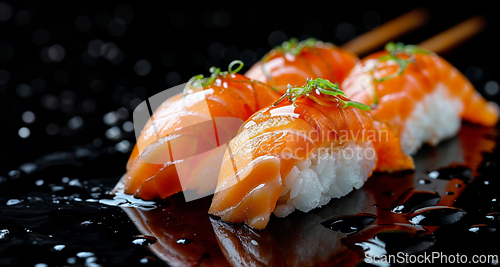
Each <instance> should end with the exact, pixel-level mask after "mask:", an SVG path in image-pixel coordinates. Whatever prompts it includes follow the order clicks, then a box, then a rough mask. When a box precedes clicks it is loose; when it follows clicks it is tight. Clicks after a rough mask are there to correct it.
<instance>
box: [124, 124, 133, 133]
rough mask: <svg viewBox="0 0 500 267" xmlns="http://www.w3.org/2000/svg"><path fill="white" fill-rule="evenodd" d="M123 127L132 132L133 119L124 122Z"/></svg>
mask: <svg viewBox="0 0 500 267" xmlns="http://www.w3.org/2000/svg"><path fill="white" fill-rule="evenodd" d="M122 128H123V130H124V131H125V132H128V133H130V132H132V131H134V123H133V122H131V121H126V122H124V123H123V125H122Z"/></svg>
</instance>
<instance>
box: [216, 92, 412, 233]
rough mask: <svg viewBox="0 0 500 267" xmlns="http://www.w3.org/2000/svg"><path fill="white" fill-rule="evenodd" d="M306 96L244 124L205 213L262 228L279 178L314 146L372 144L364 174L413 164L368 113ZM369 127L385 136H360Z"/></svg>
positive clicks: (318, 96)
mask: <svg viewBox="0 0 500 267" xmlns="http://www.w3.org/2000/svg"><path fill="white" fill-rule="evenodd" d="M311 95H313V98H314V99H315V100H314V101H313V100H312V99H310V98H308V97H302V98H298V99H297V100H296V106H294V105H293V103H292V102H291V101H289V100H288V99H284V100H283V101H281V102H280V103H278V104H277V105H273V106H271V107H268V108H265V109H262V110H260V111H258V112H257V113H256V114H254V115H253V116H251V117H250V118H249V119H248V120H247V121H246V122H245V124H244V125H243V126H242V128H241V129H240V131H239V133H238V135H237V136H236V137H235V138H234V139H233V140H231V142H230V143H229V149H228V150H227V151H226V154H225V155H224V160H223V163H222V167H221V171H220V173H219V179H218V184H217V190H216V193H215V195H214V197H213V200H212V205H211V207H210V210H209V213H211V214H213V215H215V216H219V217H221V218H222V219H223V220H224V221H227V222H234V223H245V224H247V225H249V226H251V227H253V228H257V229H263V228H265V227H266V225H267V223H268V221H269V218H270V215H271V213H272V212H273V210H274V208H275V207H276V203H277V200H278V198H279V197H280V193H281V190H282V186H283V179H284V177H286V176H287V174H288V173H289V172H290V171H291V169H292V168H293V166H294V164H295V163H296V162H298V161H301V160H305V159H307V158H308V157H309V156H310V155H311V154H312V153H313V152H315V151H316V150H317V149H321V148H333V149H335V148H342V147H343V145H344V144H346V143H348V142H351V141H354V142H356V143H361V142H369V143H371V144H372V145H373V148H374V150H375V153H376V157H377V159H378V161H377V164H376V165H373V168H371V169H370V170H368V176H369V175H371V173H372V172H373V171H400V170H406V169H413V168H414V164H413V160H412V158H411V157H410V156H408V155H406V154H404V153H403V152H402V150H401V147H400V144H399V139H398V138H397V136H396V135H395V134H394V132H392V130H391V129H390V128H389V127H387V126H386V125H385V124H383V123H379V122H377V121H374V120H373V119H372V117H371V115H370V113H369V112H368V111H365V110H360V109H358V108H355V107H342V104H340V102H338V101H334V100H332V98H331V97H330V96H328V95H325V94H321V93H318V92H317V91H312V92H311V93H310V94H308V96H309V97H311ZM340 97H341V98H342V99H343V100H346V101H347V100H348V99H346V98H344V97H342V96H340ZM320 103H323V104H320ZM326 103H329V104H326ZM370 131H371V132H372V133H374V134H375V135H378V134H379V133H381V132H387V134H388V137H387V138H385V136H384V138H370V135H363V134H362V133H363V132H370ZM372 137H373V136H372ZM341 178H342V179H348V178H349V177H341Z"/></svg>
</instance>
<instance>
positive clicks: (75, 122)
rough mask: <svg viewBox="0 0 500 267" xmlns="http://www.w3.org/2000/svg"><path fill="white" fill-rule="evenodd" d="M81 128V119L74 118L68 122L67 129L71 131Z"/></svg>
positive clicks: (78, 117)
mask: <svg viewBox="0 0 500 267" xmlns="http://www.w3.org/2000/svg"><path fill="white" fill-rule="evenodd" d="M82 126H83V119H82V117H80V116H75V117H73V118H71V119H70V120H69V121H68V127H69V128H70V129H72V130H76V129H78V128H80V127H82Z"/></svg>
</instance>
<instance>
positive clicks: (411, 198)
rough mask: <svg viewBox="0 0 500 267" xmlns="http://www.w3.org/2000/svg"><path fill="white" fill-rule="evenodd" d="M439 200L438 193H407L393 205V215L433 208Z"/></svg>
mask: <svg viewBox="0 0 500 267" xmlns="http://www.w3.org/2000/svg"><path fill="white" fill-rule="evenodd" d="M440 200H441V197H440V196H439V194H438V193H435V192H429V191H413V190H411V191H408V192H406V193H405V194H403V195H402V196H401V197H400V198H399V199H398V200H396V201H395V202H394V204H393V206H394V208H393V209H392V212H394V213H411V212H413V211H415V210H417V209H419V208H422V207H428V206H434V205H436V204H437V203H439V201H440Z"/></svg>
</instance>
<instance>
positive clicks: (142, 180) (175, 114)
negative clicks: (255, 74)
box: [124, 68, 279, 200]
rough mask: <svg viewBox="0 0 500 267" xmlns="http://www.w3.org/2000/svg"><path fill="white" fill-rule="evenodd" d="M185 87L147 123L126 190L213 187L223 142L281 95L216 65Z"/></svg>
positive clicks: (163, 193) (145, 192)
mask: <svg viewBox="0 0 500 267" xmlns="http://www.w3.org/2000/svg"><path fill="white" fill-rule="evenodd" d="M195 77H196V76H195ZM194 82H198V84H197V85H198V86H193V84H194ZM200 84H201V86H199V85H200ZM185 92H186V93H185V95H183V94H179V95H175V96H173V97H171V98H169V99H167V100H165V101H164V102H163V103H162V104H161V105H160V106H159V107H158V108H157V109H156V111H155V112H154V113H153V115H152V116H151V118H150V119H149V121H148V122H147V123H146V125H145V126H144V129H143V130H142V132H141V135H140V136H139V138H138V140H137V143H136V146H135V147H134V150H133V152H132V153H131V155H130V158H129V160H128V163H127V173H126V178H125V180H124V192H125V193H126V194H130V195H134V196H135V197H137V198H141V199H148V200H149V199H155V198H166V197H168V196H170V195H172V194H175V193H177V192H180V191H185V190H194V191H197V192H198V193H199V194H207V193H210V190H212V192H213V190H214V189H215V185H216V181H217V177H216V176H215V177H214V178H213V181H210V177H209V175H208V174H210V173H214V175H217V173H218V169H219V166H218V164H216V163H217V159H219V160H221V159H222V156H223V152H224V149H221V146H223V145H224V144H225V143H227V142H229V140H231V138H233V137H234V136H235V135H236V133H237V131H238V129H239V127H240V125H241V124H242V123H243V122H244V121H245V120H246V119H247V118H248V117H250V116H251V115H252V114H253V113H255V112H256V111H257V110H259V109H261V108H263V107H266V106H268V105H270V104H272V103H273V102H275V101H276V100H277V99H278V97H279V94H278V93H276V92H275V91H274V90H273V89H272V88H270V87H269V86H267V85H265V84H263V83H260V82H258V81H254V80H251V79H249V78H247V77H245V76H243V75H240V74H237V73H235V72H234V71H229V72H220V70H219V69H215V68H212V76H210V77H208V78H197V79H194V81H192V82H190V83H188V85H187V88H186V89H185ZM223 148H224V147H223ZM214 162H215V163H214ZM207 173H208V174H207ZM200 174H204V175H200ZM200 177H202V178H203V179H205V180H203V179H202V178H200Z"/></svg>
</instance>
